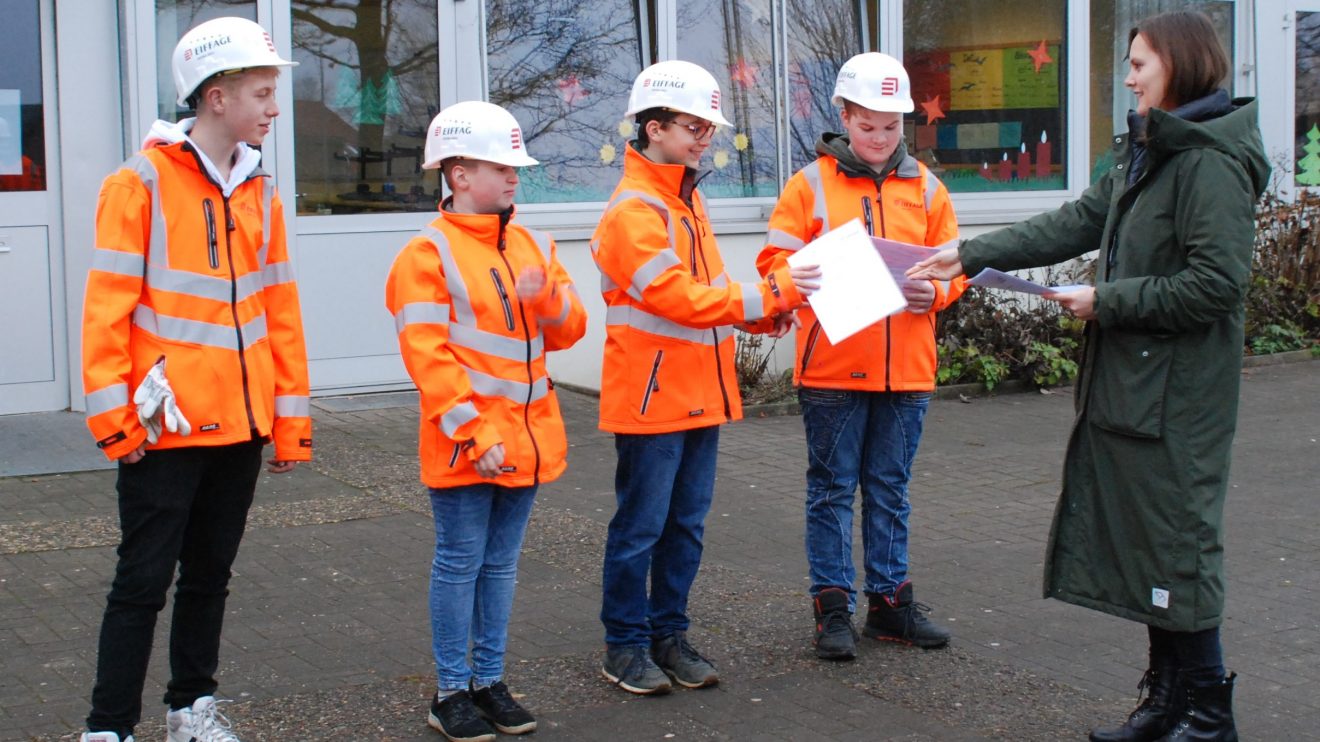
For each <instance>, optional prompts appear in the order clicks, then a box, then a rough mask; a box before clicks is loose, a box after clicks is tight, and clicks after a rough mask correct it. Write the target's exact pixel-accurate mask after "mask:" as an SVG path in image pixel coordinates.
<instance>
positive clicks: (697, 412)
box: [688, 407, 706, 417]
mask: <svg viewBox="0 0 1320 742" xmlns="http://www.w3.org/2000/svg"><path fill="white" fill-rule="evenodd" d="M704 414H706V408H705V407H703V408H701V409H699V410H692V411H691V412H689V413H688V417H697V416H698V415H704Z"/></svg>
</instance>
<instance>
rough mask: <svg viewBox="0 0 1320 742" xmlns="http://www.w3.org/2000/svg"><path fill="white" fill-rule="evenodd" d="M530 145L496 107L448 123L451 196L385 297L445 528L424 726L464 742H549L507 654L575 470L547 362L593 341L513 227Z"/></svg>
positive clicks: (458, 108)
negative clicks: (565, 481)
mask: <svg viewBox="0 0 1320 742" xmlns="http://www.w3.org/2000/svg"><path fill="white" fill-rule="evenodd" d="M525 146H526V143H525V142H524V141H523V136H522V129H521V128H520V127H519V126H518V122H517V121H516V120H514V118H513V116H512V115H510V114H509V113H508V112H507V111H505V110H504V109H503V108H500V107H499V106H496V105H492V104H490V103H485V102H482V101H468V102H463V103H456V104H454V105H452V106H449V107H448V108H446V109H444V110H443V111H441V112H440V114H439V115H438V116H436V117H435V120H434V121H432V122H431V126H430V128H429V129H428V130H427V134H426V161H425V164H424V165H423V166H422V167H424V168H427V169H436V168H438V169H439V170H440V171H441V173H442V177H443V178H444V180H445V183H446V185H447V186H448V187H449V190H450V191H451V192H452V193H453V195H452V196H450V197H449V198H447V199H445V200H444V202H443V203H441V205H440V214H439V215H438V216H437V217H436V218H435V219H434V220H432V221H431V223H430V224H429V225H428V226H427V227H426V228H424V229H423V230H422V231H421V233H420V234H418V235H417V236H416V237H414V238H413V239H412V240H410V241H409V242H408V244H407V245H405V246H404V248H403V250H402V251H401V252H400V253H399V255H398V257H397V258H395V260H394V265H393V267H392V268H391V269H390V274H389V278H388V280H387V282H386V285H385V304H386V306H387V307H388V309H389V311H390V313H391V314H393V315H394V322H395V328H396V330H397V331H398V340H399V348H400V350H401V351H402V354H403V362H404V365H405V366H406V367H407V369H408V373H409V375H410V376H412V379H413V382H414V383H415V384H416V385H417V389H418V391H420V392H421V413H422V414H421V422H420V428H419V439H420V440H419V449H420V456H421V469H422V476H421V478H422V483H423V484H425V485H426V487H427V490H428V493H429V497H430V501H431V511H432V514H433V515H434V517H435V556H434V559H433V561H432V564H431V582H430V604H431V637H432V650H433V653H434V655H435V665H436V675H437V679H438V690H437V692H436V694H435V696H434V697H433V698H432V700H431V709H430V714H429V715H428V717H427V722H428V723H429V724H430V725H431V726H432V727H434V728H435V729H436V730H438V731H440V732H441V733H442V734H444V735H445V736H446V737H448V738H449V739H451V740H493V739H495V732H496V731H500V732H503V733H505V734H525V733H527V732H531V731H533V730H535V729H536V720H535V719H534V718H532V715H531V714H530V713H528V712H527V710H526V709H524V708H523V707H522V706H521V705H520V704H518V702H517V701H515V700H514V699H513V696H512V694H511V693H510V692H509V689H508V686H507V685H506V684H505V682H504V677H503V676H504V650H505V644H506V641H507V639H508V626H509V615H510V612H511V611H512V609H513V593H514V578H515V577H516V575H517V570H518V553H519V550H520V548H521V545H522V539H523V534H524V532H525V531H526V529H527V521H528V518H529V516H530V514H531V511H532V502H533V500H534V498H535V496H536V491H537V488H538V487H539V486H540V485H541V484H542V483H545V482H550V481H553V480H554V479H556V478H557V477H558V476H559V475H560V474H561V473H563V471H564V468H565V465H566V461H565V456H566V454H567V450H568V443H567V439H566V437H565V434H564V422H563V418H562V417H561V416H560V413H559V402H558V400H557V398H556V396H555V391H554V384H553V383H552V382H551V380H550V377H549V376H548V375H547V372H546V367H545V354H546V351H550V350H560V349H563V348H567V347H569V346H571V345H573V343H575V342H577V341H578V339H580V338H581V337H582V335H583V334H584V333H585V332H586V322H587V315H586V311H585V310H584V309H583V306H582V302H581V300H580V299H579V298H578V296H577V291H576V289H574V287H573V281H572V279H571V278H569V275H568V272H567V271H566V270H564V267H563V266H562V265H561V264H560V262H559V258H558V254H557V248H556V246H555V242H554V240H553V239H551V238H550V236H549V235H547V234H545V233H542V232H538V231H535V230H532V229H528V228H527V227H524V226H522V225H520V224H518V223H516V222H514V221H513V216H514V207H513V198H514V192H515V190H516V188H517V186H518V168H520V167H527V166H530V165H535V164H537V161H536V160H534V159H532V158H531V157H530V156H529V155H528V154H527V151H526V149H525ZM469 647H471V652H470V653H469V651H468V650H469Z"/></svg>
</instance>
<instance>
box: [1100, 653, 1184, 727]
mask: <svg viewBox="0 0 1320 742" xmlns="http://www.w3.org/2000/svg"><path fill="white" fill-rule="evenodd" d="M1143 690H1144V691H1146V698H1145V700H1142V701H1141V703H1139V704H1137V707H1136V708H1135V709H1133V711H1132V713H1131V714H1129V715H1128V718H1127V721H1126V722H1124V723H1123V726H1121V727H1111V728H1108V729H1096V730H1093V731H1092V732H1091V742H1155V740H1158V739H1160V738H1161V737H1163V736H1164V735H1166V734H1168V733H1169V731H1170V730H1171V729H1173V728H1174V725H1176V724H1177V723H1178V721H1179V718H1180V717H1179V714H1180V713H1181V712H1182V708H1181V706H1182V703H1183V702H1184V700H1185V698H1186V694H1185V693H1184V692H1183V691H1182V690H1181V689H1180V688H1179V684H1178V671H1177V670H1176V669H1174V667H1173V666H1172V665H1166V666H1164V667H1152V668H1150V669H1149V670H1147V671H1146V674H1145V675H1142V676H1141V682H1140V683H1138V684H1137V698H1138V699H1140V698H1141V692H1142V691H1143Z"/></svg>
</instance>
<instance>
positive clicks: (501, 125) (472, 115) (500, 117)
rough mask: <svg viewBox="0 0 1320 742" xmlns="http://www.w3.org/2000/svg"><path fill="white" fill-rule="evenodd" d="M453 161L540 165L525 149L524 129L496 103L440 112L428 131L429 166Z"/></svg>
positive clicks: (474, 102) (426, 165)
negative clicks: (460, 158) (466, 160)
mask: <svg viewBox="0 0 1320 742" xmlns="http://www.w3.org/2000/svg"><path fill="white" fill-rule="evenodd" d="M451 157H463V158H466V159H469V160H485V161H486V162H493V163H495V164H497V165H512V166H513V167H527V166H528V165H536V164H538V163H537V161H536V160H535V159H533V158H531V157H530V156H528V154H527V150H525V149H523V135H522V127H520V126H518V120H517V119H515V118H514V117H513V114H511V113H509V112H508V111H506V110H504V109H503V108H500V107H499V106H497V105H495V104H494V103H487V102H485V101H479V100H469V101H463V102H462V103H455V104H454V105H452V106H450V107H448V108H446V109H445V110H443V111H441V112H440V113H439V114H438V115H437V116H436V117H435V118H434V119H432V120H431V126H430V128H428V129H427V130H426V162H425V163H424V164H423V165H422V167H423V168H426V169H428V170H433V169H435V168H438V167H440V163H442V162H444V161H445V160H448V159H449V158H451Z"/></svg>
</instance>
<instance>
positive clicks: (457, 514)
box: [431, 484, 536, 691]
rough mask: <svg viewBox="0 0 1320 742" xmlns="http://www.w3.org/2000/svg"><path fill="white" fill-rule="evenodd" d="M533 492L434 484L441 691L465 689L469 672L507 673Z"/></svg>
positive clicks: (434, 591)
mask: <svg viewBox="0 0 1320 742" xmlns="http://www.w3.org/2000/svg"><path fill="white" fill-rule="evenodd" d="M535 499H536V487H535V486H532V487H500V486H497V485H494V484H471V485H466V486H462V487H447V488H444V489H431V512H432V513H433V514H434V515H435V560H434V561H433V562H432V563H431V649H432V651H433V652H434V653H435V669H436V675H437V677H438V678H439V681H440V690H441V691H451V690H463V689H466V688H467V687H468V680H469V679H470V678H474V679H475V682H476V684H477V685H491V684H493V683H496V682H498V681H499V680H500V678H501V677H502V676H503V675H504V647H505V644H506V642H507V640H508V637H509V614H510V613H511V612H512V611H513V587H514V579H515V578H516V577H517V575H518V552H519V551H520V550H521V549H522V540H523V534H524V533H526V532H527V519H528V518H529V517H530V516H531V513H532V501H533V500H535ZM469 641H470V642H471V645H472V664H471V666H469V665H468V659H467V655H468V643H469Z"/></svg>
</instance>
